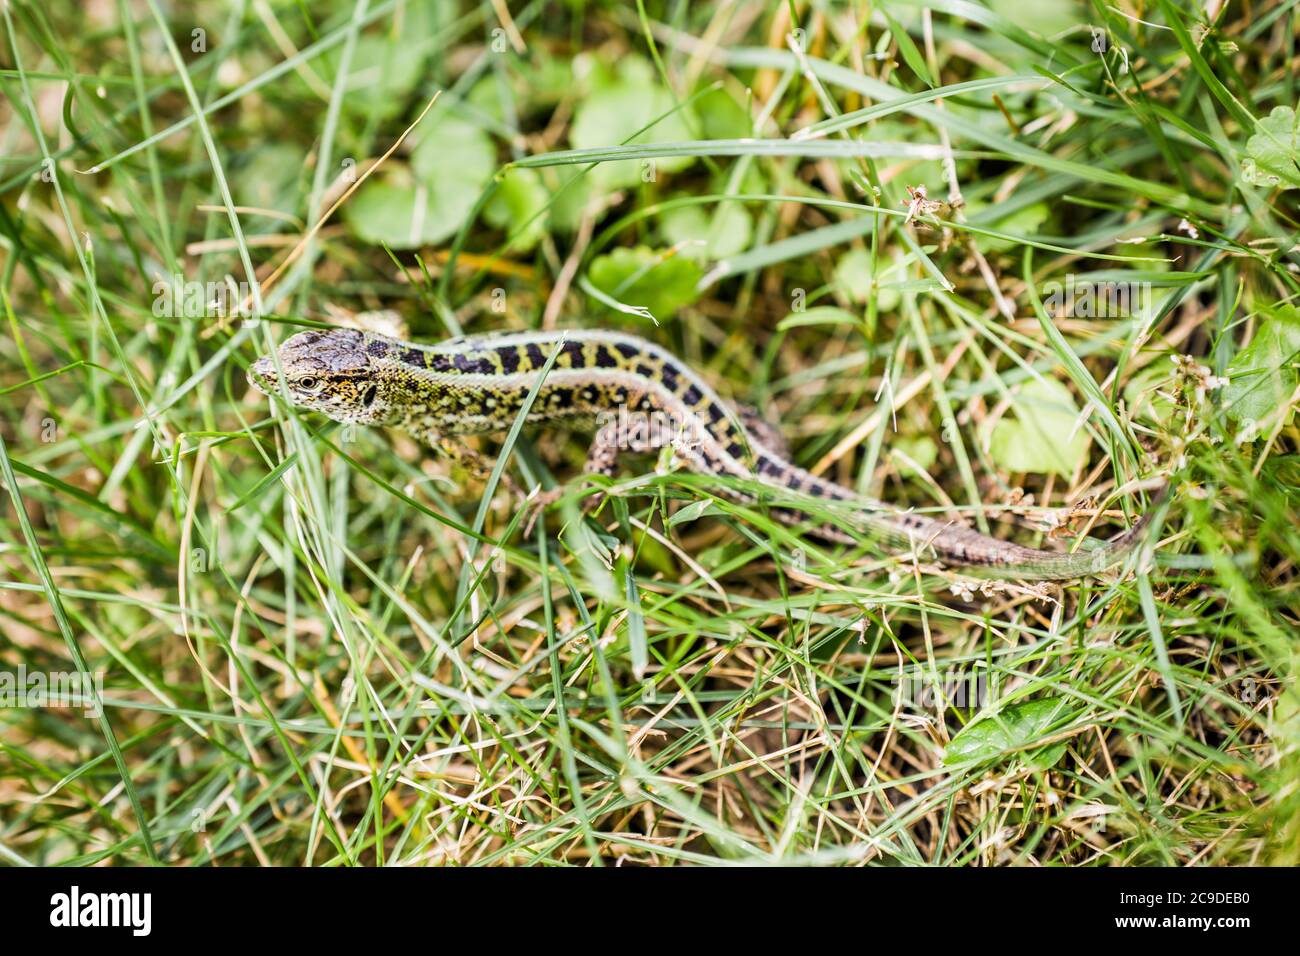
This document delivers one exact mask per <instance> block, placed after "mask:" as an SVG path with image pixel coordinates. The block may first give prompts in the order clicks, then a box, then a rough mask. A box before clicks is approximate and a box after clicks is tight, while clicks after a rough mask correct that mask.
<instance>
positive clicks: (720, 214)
mask: <svg viewBox="0 0 1300 956" xmlns="http://www.w3.org/2000/svg"><path fill="white" fill-rule="evenodd" d="M662 228H663V234H664V238H665V239H666V240H668V242H670V243H673V244H674V245H675V244H677V243H689V245H683V246H682V250H681V254H682V255H684V256H688V257H690V258H692V259H726V258H728V257H729V256H734V255H735V254H736V253H738V252H742V251H743V250H744V249H745V248H746V247H747V246H748V245H749V240H750V238H751V236H752V235H753V224H752V222H751V221H750V218H749V213H748V212H746V211H745V208H744V207H743V206H741V205H739V204H738V203H720V204H719V205H717V206H715V207H714V209H713V215H712V217H710V216H709V215H708V214H706V213H705V211H704V209H703V208H702V207H700V206H682V207H681V208H680V209H671V210H669V211H668V212H666V213H664V217H663V226H662Z"/></svg>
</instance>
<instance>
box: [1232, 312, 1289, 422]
mask: <svg viewBox="0 0 1300 956" xmlns="http://www.w3.org/2000/svg"><path fill="white" fill-rule="evenodd" d="M1297 353H1300V309H1298V308H1296V307H1295V306H1281V307H1279V308H1276V309H1273V310H1271V311H1268V312H1266V313H1264V316H1263V317H1262V319H1261V321H1260V323H1259V324H1258V325H1257V326H1256V327H1255V334H1254V335H1253V336H1252V338H1251V340H1250V344H1249V345H1247V346H1246V347H1245V348H1244V349H1242V350H1241V351H1240V352H1238V353H1237V354H1236V355H1234V356H1233V357H1232V361H1231V362H1229V363H1228V369H1227V373H1228V384H1227V385H1225V386H1224V388H1223V391H1222V392H1221V393H1220V398H1221V400H1222V402H1223V405H1224V408H1225V409H1226V411H1227V413H1228V414H1229V415H1231V416H1232V417H1233V418H1235V419H1237V420H1238V421H1243V422H1244V421H1258V420H1260V419H1262V418H1264V417H1265V416H1267V415H1271V414H1273V413H1274V412H1276V411H1277V410H1278V409H1279V408H1282V407H1285V406H1286V404H1287V403H1288V402H1290V401H1291V400H1292V396H1293V395H1294V394H1295V390H1296V385H1297V383H1298V381H1300V373H1297V371H1296V363H1297V361H1298V360H1300V359H1298V357H1297ZM1291 414H1294V409H1292V411H1291V412H1290V413H1286V417H1287V419H1288V420H1289V419H1290V415H1291Z"/></svg>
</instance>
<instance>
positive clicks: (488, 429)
mask: <svg viewBox="0 0 1300 956" xmlns="http://www.w3.org/2000/svg"><path fill="white" fill-rule="evenodd" d="M557 350H558V354H556V355H555V356H554V362H553V363H552V364H551V366H550V369H549V371H548V372H547V373H546V375H545V377H544V378H543V379H542V381H541V384H540V385H539V386H538V388H537V393H536V395H535V397H534V399H533V402H532V404H531V406H530V407H529V410H528V414H527V419H526V423H527V424H529V425H540V424H549V425H568V426H574V427H580V426H582V425H583V424H590V423H591V422H592V421H596V422H598V423H599V422H602V421H603V422H604V423H605V424H604V426H603V427H601V428H600V429H599V430H598V431H597V432H596V438H595V440H594V441H593V442H592V445H591V449H590V452H589V454H588V459H587V465H586V470H587V471H588V472H589V473H598V474H603V475H607V476H610V477H612V476H613V475H615V474H616V473H617V465H618V460H619V458H620V456H621V454H622V453H624V452H629V453H645V452H653V451H655V450H657V449H659V448H662V447H663V446H664V445H666V444H672V446H673V448H674V452H675V454H676V455H677V457H678V458H679V459H681V460H682V461H683V463H684V464H685V466H686V467H687V468H688V469H689V470H691V471H693V472H696V473H699V474H703V475H713V476H719V477H727V478H734V479H740V480H741V481H740V482H723V483H720V484H722V485H723V486H724V487H722V489H721V490H722V492H723V493H724V494H726V495H729V496H731V497H732V498H740V499H746V500H754V497H753V495H752V494H750V493H747V492H745V491H744V490H743V485H744V484H745V483H746V482H750V483H757V484H758V485H759V486H760V487H764V486H765V487H766V488H769V489H772V490H773V491H775V492H778V493H780V495H781V496H783V497H790V498H793V500H794V504H793V505H788V504H785V503H782V504H781V505H780V506H779V507H775V508H774V509H773V510H774V512H775V513H776V515H777V516H778V517H779V518H781V519H782V520H785V521H789V522H791V523H798V522H800V521H805V520H807V518H806V515H805V514H804V513H803V512H800V511H799V509H798V506H797V505H798V500H799V499H800V498H804V499H807V498H811V499H816V500H818V501H820V502H822V503H831V504H833V505H834V506H835V507H836V508H837V509H839V508H843V509H844V519H843V520H844V523H845V525H847V526H849V527H852V528H853V529H854V530H855V531H857V532H858V533H859V534H861V535H864V536H866V537H869V538H872V537H874V538H875V539H877V540H879V541H881V542H882V543H883V544H884V546H885V547H886V548H889V549H892V550H894V551H899V550H904V549H909V550H910V551H911V553H913V554H918V553H925V552H928V553H930V554H932V555H933V556H934V557H936V558H937V559H939V560H940V561H941V562H943V563H944V564H951V565H957V566H960V567H961V568H963V569H964V570H965V571H967V572H970V573H976V574H984V575H995V576H999V577H1005V578H1011V579H1019V580H1068V579H1074V578H1081V577H1086V576H1088V575H1092V574H1098V573H1101V572H1103V571H1105V570H1107V569H1109V568H1112V567H1115V566H1116V565H1118V564H1120V563H1121V562H1123V561H1124V560H1125V559H1126V558H1127V557H1129V556H1130V555H1131V554H1132V553H1133V552H1134V551H1135V550H1136V548H1137V547H1138V546H1139V545H1140V543H1141V541H1142V537H1143V531H1144V530H1145V528H1146V527H1147V524H1148V521H1149V519H1150V515H1151V510H1148V512H1147V513H1146V515H1144V516H1143V517H1141V518H1140V519H1139V520H1138V521H1136V522H1135V523H1134V524H1133V525H1132V527H1130V528H1129V530H1128V531H1125V532H1123V533H1122V534H1120V535H1119V536H1118V537H1116V538H1114V539H1112V540H1110V541H1109V542H1107V543H1105V544H1102V545H1100V546H1099V547H1097V548H1095V549H1093V550H1090V551H1076V552H1063V551H1049V550H1042V549H1037V548H1031V547H1027V546H1023V545H1019V544H1014V543H1012V542H1009V541H1005V540H1002V539H999V538H994V537H990V536H988V535H985V534H982V533H980V532H978V531H976V530H974V529H972V528H970V527H968V526H966V525H964V524H961V523H959V522H956V521H952V520H945V519H941V518H934V517H929V516H926V515H921V514H917V513H915V512H912V511H910V510H904V509H900V508H896V507H892V506H890V505H887V504H885V503H883V502H880V501H877V500H875V499H872V498H867V497H864V496H860V495H859V494H857V493H856V492H854V491H852V490H850V489H848V488H845V487H843V486H842V485H839V484H836V483H835V482H832V481H829V480H827V479H825V478H822V477H819V476H817V475H814V474H812V473H811V472H809V471H806V470H804V469H802V468H800V467H798V466H797V465H795V464H793V463H792V462H791V461H790V460H789V454H788V453H787V452H786V451H785V449H784V447H783V442H782V441H781V440H780V439H779V437H777V436H778V434H779V432H778V431H777V430H776V429H774V428H773V427H772V426H770V425H768V424H767V423H766V422H764V421H763V420H762V419H761V417H759V416H758V415H757V413H756V412H753V411H750V410H747V409H740V410H737V409H735V408H734V407H732V406H729V405H728V404H727V403H725V402H724V401H723V400H722V399H721V398H720V397H719V396H718V394H717V393H716V392H715V391H714V390H713V389H712V388H711V387H710V386H709V385H708V383H707V382H705V381H704V379H703V378H702V377H701V376H700V375H698V374H697V373H695V372H694V371H693V370H692V369H691V368H689V367H688V366H687V365H686V364H684V363H683V362H681V361H680V360H678V359H677V358H676V357H674V356H673V355H672V354H671V353H670V352H668V351H667V350H666V349H664V348H662V347H660V346H658V345H656V344H654V343H652V342H650V341H648V340H645V339H642V338H639V337H637V336H633V335H630V334H625V333H620V332H608V331H598V330H590V331H583V330H569V331H534V332H528V331H525V332H504V333H494V334H489V335H476V336H467V337H457V338H453V339H449V340H446V341H443V342H439V343H436V344H419V343H415V342H408V341H403V340H400V339H395V338H390V337H388V336H385V335H381V334H379V333H375V332H363V331H360V330H356V329H348V328H334V329H328V330H308V331H303V332H299V333H297V334H295V335H293V336H292V337H290V338H288V339H286V340H285V341H284V342H283V343H282V344H281V345H280V347H279V349H278V350H277V353H276V355H274V356H272V355H265V356H262V357H261V358H258V359H257V360H256V361H255V362H253V363H252V365H250V366H249V369H248V380H249V382H250V384H251V385H252V386H253V387H254V388H256V389H257V390H258V391H260V392H262V393H264V394H266V395H267V396H274V395H278V396H280V397H282V398H287V399H288V401H289V403H290V404H291V405H293V406H296V407H299V408H304V409H309V410H313V411H316V412H320V413H322V414H324V415H325V416H326V417H328V418H330V419H333V420H334V421H336V422H341V423H345V424H347V423H352V424H361V425H373V426H387V427H393V428H397V429H399V430H403V431H405V432H407V433H408V434H410V435H411V436H413V437H414V438H416V439H417V440H418V441H421V442H423V443H425V444H428V445H430V446H433V447H434V448H437V449H440V450H442V451H443V452H444V453H446V454H449V455H450V456H452V457H454V458H457V459H460V460H461V461H462V462H465V463H466V464H469V465H470V466H471V467H476V466H477V467H478V468H480V469H482V462H481V461H476V458H477V455H476V453H473V452H471V451H470V450H469V449H468V448H466V447H465V446H464V445H463V444H462V443H460V442H459V441H458V438H459V437H460V436H464V435H473V434H486V433H492V432H502V431H506V430H508V429H509V428H510V427H511V426H512V424H513V423H514V422H515V420H516V418H517V417H518V415H519V413H520V411H521V409H522V408H523V407H524V404H525V402H526V400H527V398H528V396H529V395H530V394H531V393H532V390H533V387H534V386H535V385H537V383H538V378H539V377H540V376H541V375H542V373H543V371H544V370H545V369H544V366H546V364H547V361H548V359H550V358H551V356H552V353H554V352H556V351H557ZM615 414H618V415H620V416H621V422H622V424H624V425H628V423H631V426H630V427H621V428H620V427H614V425H613V423H612V422H611V418H612V416H614V415H615ZM634 416H636V417H634ZM656 423H658V425H659V427H653V426H655V425H656ZM647 426H648V427H647ZM735 485H741V486H742V488H741V489H740V490H738V489H737V488H736V487H734V486H735ZM1166 488H1167V486H1166ZM1164 494H1165V492H1164V491H1162V492H1160V494H1159V495H1158V497H1160V498H1162V497H1163V495H1164ZM815 530H816V532H817V533H818V534H819V535H820V536H822V537H826V538H829V539H831V540H834V541H848V542H853V541H855V540H857V539H856V538H854V537H853V535H852V534H849V533H846V532H845V531H844V530H843V529H842V528H841V527H839V526H838V522H837V524H836V525H835V526H823V527H821V528H817V529H815Z"/></svg>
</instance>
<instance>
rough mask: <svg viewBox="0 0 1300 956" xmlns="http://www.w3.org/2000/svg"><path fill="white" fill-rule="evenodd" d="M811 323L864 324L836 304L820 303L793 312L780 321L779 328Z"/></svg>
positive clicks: (781, 329)
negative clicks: (801, 310)
mask: <svg viewBox="0 0 1300 956" xmlns="http://www.w3.org/2000/svg"><path fill="white" fill-rule="evenodd" d="M809 325H855V326H860V325H862V319H861V318H859V317H858V316H856V315H854V314H853V313H852V312H849V311H847V310H845V309H841V308H840V307H839V306H836V305H818V306H814V307H813V308H811V309H807V310H805V311H803V312H791V313H790V314H789V315H787V316H786V317H785V318H784V319H782V320H781V321H780V322H779V323H777V326H776V327H777V329H778V330H779V331H781V332H784V331H785V330H786V329H797V328H801V327H804V326H809Z"/></svg>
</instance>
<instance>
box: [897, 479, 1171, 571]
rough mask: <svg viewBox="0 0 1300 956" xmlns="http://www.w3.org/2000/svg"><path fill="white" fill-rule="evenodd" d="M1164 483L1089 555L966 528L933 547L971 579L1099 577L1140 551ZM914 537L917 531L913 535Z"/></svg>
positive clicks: (1163, 493) (944, 536) (941, 538)
mask: <svg viewBox="0 0 1300 956" xmlns="http://www.w3.org/2000/svg"><path fill="white" fill-rule="evenodd" d="M1169 493H1170V486H1169V484H1168V483H1167V482H1166V483H1165V484H1164V485H1163V486H1162V487H1161V488H1160V489H1159V491H1157V493H1156V495H1155V497H1154V498H1153V499H1152V502H1151V505H1150V506H1149V507H1148V508H1147V510H1146V512H1145V513H1144V514H1143V515H1142V516H1141V517H1140V518H1139V519H1138V520H1137V521H1136V522H1134V524H1133V527H1131V528H1129V529H1128V530H1127V531H1125V532H1123V533H1122V534H1120V535H1118V536H1117V537H1114V538H1112V539H1111V540H1110V541H1108V542H1106V543H1105V544H1104V545H1102V546H1101V547H1098V548H1094V549H1092V550H1090V551H1045V550H1042V549H1039V548H1027V547H1024V546H1022V545H1017V544H1010V543H1008V542H1006V541H1001V540H998V539H997V538H990V537H988V536H987V535H983V534H980V533H979V532H978V531H974V530H972V529H970V528H966V527H950V528H949V529H948V532H947V533H944V534H938V535H936V537H935V539H934V541H933V547H934V550H935V552H936V553H937V554H938V555H939V557H941V558H943V559H946V560H949V561H952V562H953V563H955V564H960V565H963V566H964V570H966V571H967V572H968V573H971V574H974V575H980V574H984V575H997V576H999V577H1012V578H1017V579H1020V580H1030V581H1034V580H1036V581H1063V580H1070V579H1073V578H1084V577H1088V576H1089V575H1093V574H1101V573H1102V572H1104V571H1108V570H1110V569H1111V568H1114V567H1115V566H1117V565H1119V564H1122V563H1123V562H1125V561H1126V560H1127V559H1128V558H1129V557H1130V556H1132V554H1133V553H1134V552H1135V551H1137V549H1138V548H1139V547H1141V545H1142V543H1143V541H1144V540H1145V538H1146V534H1147V529H1148V528H1149V527H1150V525H1151V520H1152V518H1153V517H1154V516H1155V514H1156V512H1157V511H1158V510H1159V508H1160V506H1161V505H1162V504H1163V503H1164V501H1165V500H1166V499H1167V498H1168V497H1169ZM913 534H914V537H915V532H914V533H913Z"/></svg>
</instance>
